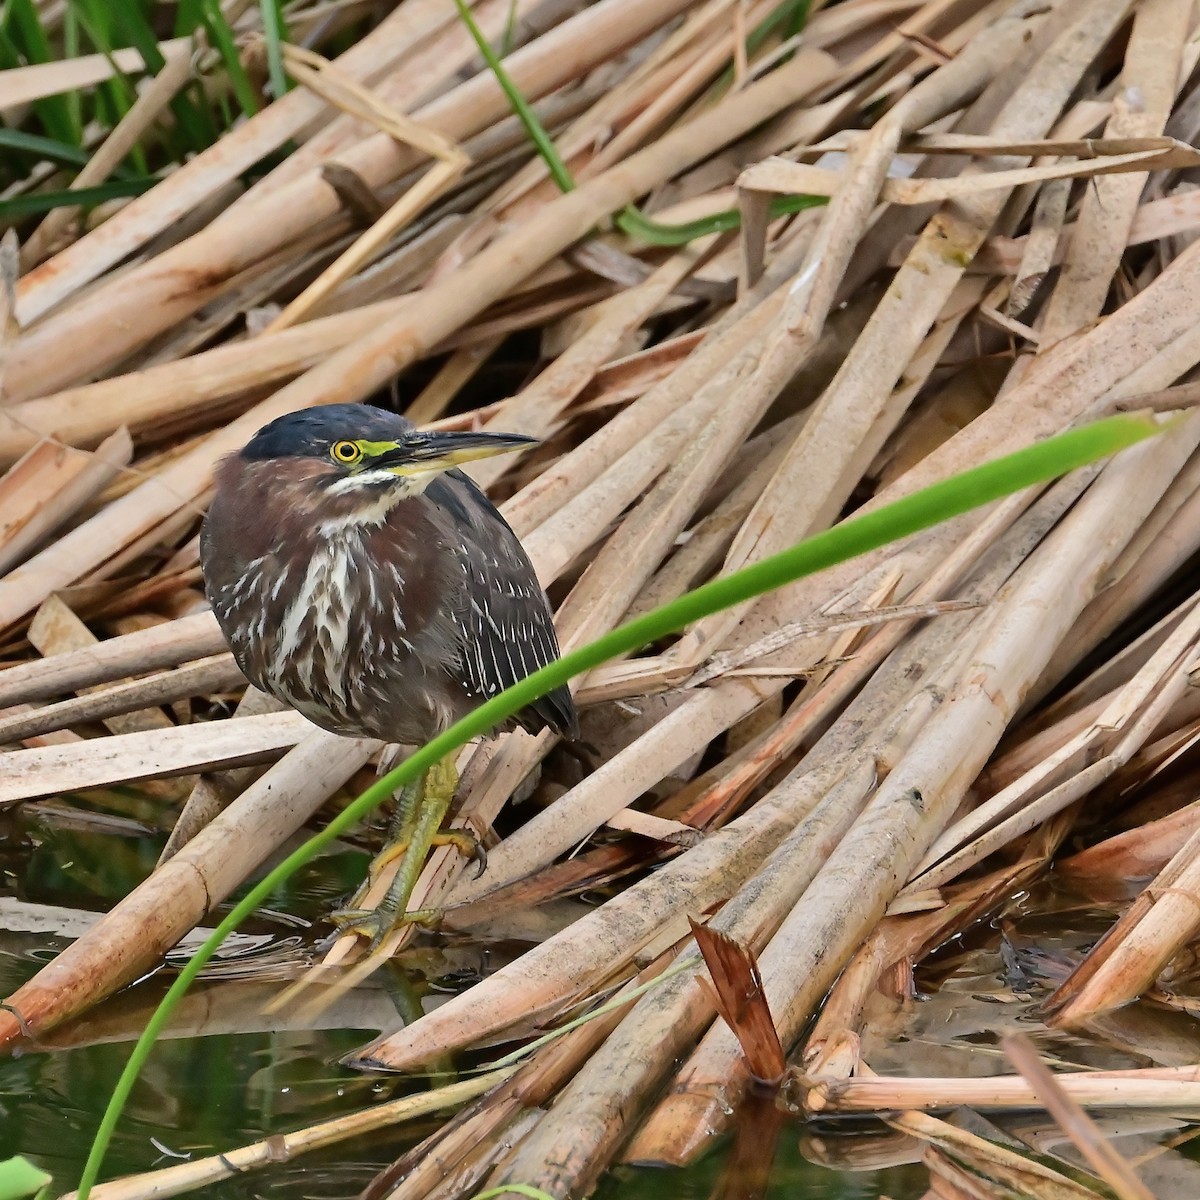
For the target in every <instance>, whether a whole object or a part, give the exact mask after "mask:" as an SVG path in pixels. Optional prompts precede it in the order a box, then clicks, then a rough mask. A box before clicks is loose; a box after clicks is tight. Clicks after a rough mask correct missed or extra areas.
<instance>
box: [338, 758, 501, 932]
mask: <svg viewBox="0 0 1200 1200" xmlns="http://www.w3.org/2000/svg"><path fill="white" fill-rule="evenodd" d="M457 786H458V772H457V771H456V770H455V766H454V760H453V758H451V757H448V758H444V759H442V760H441V761H440V762H438V763H436V764H435V765H434V766H432V767H431V768H430V769H429V772H428V774H427V775H426V776H425V779H424V781H423V782H422V784H421V787H420V790H419V791H418V792H416V793H414V796H415V798H414V799H411V800H410V798H409V797H408V796H407V795H402V796H401V810H400V812H399V814H398V817H399V819H398V820H397V821H396V822H395V823H394V825H395V828H396V832H397V834H398V835H399V836H398V841H397V842H394V843H392V844H391V845H389V846H387V847H386V848H385V849H384V850H383V851H382V852H381V854H380V855H379V857H378V858H376V860H375V862H374V863H373V864H372V869H371V875H372V876H374V875H376V874H377V873H378V870H379V868H380V867H381V866H382V865H384V864H385V863H388V862H392V861H394V860H395V859H396V858H397V857H400V867H399V869H398V870H397V872H396V875H395V878H394V879H393V880H392V882H391V885H390V886H389V887H388V890H387V893H386V894H385V895H384V897H383V899H382V900H381V901H380V902H379V904H378V906H377V907H375V908H374V909H365V910H364V909H360V908H355V907H353V906H352V907H350V908H347V909H342V910H341V911H339V912H336V913H334V914H333V920H334V922H335V924H337V925H338V926H339V927H340V928H341V929H342V930H343V932H353V933H360V934H363V935H364V936H366V937H369V938H370V939H371V948H372V949H374V948H375V947H376V946H378V945H379V943H380V942H382V941H383V939H384V938H385V937H386V936H387V935H388V934H389V933H391V931H392V930H393V929H395V928H396V926H398V925H400V924H402V923H403V922H405V921H414V920H415V921H428V920H429V919H430V918H432V917H436V913H431V912H429V911H427V910H421V911H420V912H412V913H410V912H406V911H405V909H406V907H407V905H408V900H409V897H410V896H411V895H412V891H413V888H414V887H415V886H416V883H417V878H418V877H419V876H420V874H421V870H422V868H423V867H424V866H425V860H426V858H428V856H429V851H430V849H431V848H432V847H433V846H436V845H454V846H456V847H458V848H459V850H460V851H462V853H463V854H464V855H466V856H468V857H475V858H476V859H478V858H479V856H480V854H481V848H480V846H479V843H478V842H477V841H476V840H475V838H474V837H472V836H471V835H470V834H469V833H465V832H464V831H462V830H452V831H450V832H448V833H442V832H441V826H442V822H443V821H444V820H445V818H446V813H447V812H448V811H449V809H450V803H451V801H452V800H453V799H454V791H455V788H457ZM355 902H358V900H357V897H356V901H355Z"/></svg>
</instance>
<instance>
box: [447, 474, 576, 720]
mask: <svg viewBox="0 0 1200 1200" xmlns="http://www.w3.org/2000/svg"><path fill="white" fill-rule="evenodd" d="M425 497H426V499H428V500H432V501H433V502H434V503H435V504H436V505H438V507H440V508H442V509H443V510H445V511H446V512H447V513H448V514H449V515H450V517H451V518H452V520H453V525H454V528H455V533H456V537H455V538H454V539H452V540H451V543H450V547H449V548H450V550H451V552H452V553H453V554H455V555H456V556H457V558H458V559H459V562H460V565H461V567H462V571H463V577H464V579H465V587H466V595H465V600H466V604H465V606H464V609H465V611H464V612H463V613H462V631H463V634H464V639H463V643H462V651H461V654H460V657H459V661H458V663H457V664H455V667H454V668H453V669H452V671H451V673H452V674H453V675H454V676H455V678H456V681H457V682H458V683H459V685H460V686H461V687H462V688H463V689H464V690H465V691H466V692H467V693H468V694H469V695H472V696H474V697H477V698H478V699H481V700H483V699H489V698H490V697H492V696H495V695H497V694H498V693H499V692H501V691H503V690H504V689H505V688H507V687H510V686H511V685H512V684H514V683H517V682H519V681H520V680H522V679H524V678H525V677H526V676H528V675H532V674H533V672H534V671H536V670H538V669H540V668H541V667H544V666H546V664H547V663H551V662H554V661H555V659H557V658H558V657H559V648H558V638H557V636H556V634H555V632H554V619H553V616H552V614H551V612H550V603H549V601H548V600H547V599H546V594H545V592H543V591H542V587H541V585H540V584H539V583H538V581H537V577H536V575H535V574H534V571H533V566H532V564H531V563H530V561H529V556H528V555H527V554H526V553H525V549H524V547H523V546H522V545H521V543H520V541H519V540H518V539H517V535H516V534H515V533H513V531H512V529H511V528H509V525H508V522H507V521H505V520H504V518H503V517H502V516H501V515H500V513H499V512H497V511H496V509H495V507H494V506H493V505H492V502H491V501H490V500H488V498H487V497H486V496H485V495H484V494H483V492H482V491H480V490H479V488H478V487H476V485H475V484H474V483H473V482H472V481H471V480H470V479H468V478H467V477H466V476H465V475H463V474H462V472H461V471H447V472H446V473H445V474H444V475H441V476H439V478H437V479H436V480H434V481H433V483H431V484H430V485H429V487H428V488H427V489H426V491H425ZM517 719H518V720H519V721H520V722H521V724H522V725H524V726H525V728H526V729H528V730H530V731H531V732H533V733H536V732H538V731H539V730H541V729H542V728H544V727H545V726H549V727H550V728H552V729H554V730H555V731H556V732H558V733H562V734H565V735H566V736H568V737H576V736H577V735H578V733H579V721H578V717H577V716H576V713H575V705H574V702H573V701H572V699H571V693H570V691H569V690H568V689H567V688H565V687H560V688H555V690H554V691H552V692H549V693H547V694H546V695H545V696H542V697H541V698H540V699H538V700H535V701H534V702H533V703H532V704H531V705H529V706H528V707H526V708H524V709H522V710H521V712H520V713H519V714H518V716H517Z"/></svg>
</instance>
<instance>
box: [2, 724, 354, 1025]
mask: <svg viewBox="0 0 1200 1200" xmlns="http://www.w3.org/2000/svg"><path fill="white" fill-rule="evenodd" d="M249 719H251V718H248V720H249ZM260 719H268V718H260ZM157 736H160V737H161V736H162V735H161V734H160V735H157ZM374 748H375V747H374V744H373V743H369V742H358V741H354V740H350V739H345V738H338V737H335V736H334V735H333V734H327V733H324V732H322V731H319V730H318V731H314V732H311V733H309V734H308V735H307V739H306V741H305V742H304V750H303V753H293V754H291V755H289V756H288V758H287V759H286V760H285V762H284V763H281V764H279V765H277V766H276V767H274V768H273V769H272V770H270V771H268V772H267V773H266V774H265V775H264V776H263V777H262V778H261V779H260V780H259V781H258V782H257V783H256V784H254V785H252V786H251V787H250V788H248V789H247V791H246V792H245V793H244V794H243V795H242V796H240V797H239V798H238V799H237V800H236V801H234V803H233V804H231V805H230V806H229V808H227V809H226V810H225V811H224V812H223V813H222V814H221V815H220V816H219V817H217V818H216V820H214V821H213V822H212V824H211V825H209V826H208V827H207V828H206V829H205V830H203V831H202V832H201V833H199V834H198V835H197V836H196V837H195V838H194V839H193V840H192V841H191V842H190V843H188V845H187V846H185V847H184V849H183V850H181V851H180V852H179V853H178V854H177V855H175V857H174V858H172V859H171V860H170V862H168V863H167V864H165V866H163V867H162V868H160V869H159V870H157V871H155V872H154V873H153V874H152V875H151V876H150V877H149V878H148V879H147V880H146V881H145V882H144V883H142V884H141V885H140V886H139V887H137V888H135V889H134V890H133V891H132V892H131V893H130V894H129V895H128V896H127V897H126V898H125V899H124V900H122V901H121V902H120V903H119V904H117V905H116V907H115V908H113V909H112V910H111V911H110V912H109V913H107V914H106V915H105V916H104V917H103V918H101V920H100V921H99V922H98V923H97V924H96V925H95V926H94V927H93V928H92V929H90V930H89V931H88V932H87V933H86V934H84V935H83V937H81V938H79V940H78V941H76V942H74V943H73V944H72V945H71V946H70V947H68V948H67V949H66V950H64V951H63V952H62V953H61V954H60V955H59V956H58V957H57V958H55V959H54V960H53V961H52V962H51V963H49V964H48V965H47V966H46V967H45V968H44V969H43V970H42V971H40V972H39V973H38V974H37V975H36V976H35V977H34V978H33V979H31V980H30V981H29V982H28V983H26V984H24V985H23V986H21V987H19V988H18V989H17V990H16V991H15V992H14V993H13V994H12V995H11V996H10V997H8V999H7V1000H6V1002H5V1003H6V1007H5V1008H4V1009H0V1045H10V1044H11V1043H13V1042H14V1041H16V1040H17V1039H18V1038H20V1037H21V1036H22V1035H26V1034H29V1033H34V1034H36V1033H37V1032H38V1031H39V1030H43V1029H49V1028H52V1027H53V1026H55V1025H59V1024H61V1023H62V1022H63V1021H66V1020H68V1019H70V1018H71V1017H73V1016H75V1015H76V1014H77V1013H79V1012H81V1011H83V1010H84V1009H85V1008H87V1007H89V1006H90V1005H92V1004H95V1003H96V1002H97V1001H99V1000H101V999H103V998H104V997H105V996H107V995H110V994H111V993H112V992H115V991H116V990H117V989H118V988H120V987H123V986H124V985H125V984H127V983H130V982H132V981H133V980H134V979H136V978H137V977H138V976H139V975H141V974H143V973H144V972H145V971H147V970H149V969H150V968H151V967H153V966H155V965H157V964H158V962H159V960H160V959H161V958H162V956H163V954H165V953H166V951H167V950H169V949H170V948H171V947H172V946H174V945H175V943H176V942H178V941H179V939H180V938H181V937H183V936H184V935H185V934H186V933H188V932H189V931H190V930H191V929H193V928H194V927H195V926H196V925H197V924H199V922H200V921H201V920H203V919H204V917H205V916H206V915H207V914H208V913H209V912H211V911H212V909H213V907H214V906H215V905H217V904H219V903H220V902H221V901H222V900H223V899H224V898H225V897H226V896H227V895H228V894H229V893H230V892H231V891H233V889H234V888H236V887H237V886H238V885H239V884H241V883H242V881H243V880H244V879H245V878H246V875H247V874H248V873H249V872H250V871H252V870H253V869H254V868H255V867H256V866H257V865H258V864H259V863H261V862H262V861H263V859H265V858H266V857H267V856H268V855H270V854H271V852H272V851H273V850H274V849H275V848H276V847H277V846H278V845H279V844H280V843H281V842H282V841H283V840H284V839H285V838H286V837H288V836H289V835H290V834H292V833H294V832H295V831H296V830H297V829H299V828H300V827H301V826H302V825H303V824H304V822H305V821H306V820H307V819H308V818H309V817H310V816H311V815H312V814H313V813H314V812H315V811H316V810H317V809H318V808H320V806H321V805H322V804H324V803H325V801H326V800H327V799H328V798H329V795H330V794H331V793H332V792H333V791H334V789H336V788H338V787H340V786H341V785H342V784H343V783H345V782H346V780H347V779H349V778H350V776H351V775H353V774H354V772H355V771H357V770H358V768H359V767H361V766H362V764H363V763H364V762H365V761H366V759H367V757H368V755H369V754H370V753H371V751H372V750H373V749H374Z"/></svg>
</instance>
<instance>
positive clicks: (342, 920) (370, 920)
mask: <svg viewBox="0 0 1200 1200" xmlns="http://www.w3.org/2000/svg"><path fill="white" fill-rule="evenodd" d="M329 919H330V920H331V921H332V922H333V924H334V926H335V927H336V928H337V931H338V933H339V934H347V933H350V934H357V935H358V936H359V937H362V938H366V939H367V942H368V946H367V949H368V951H369V952H370V953H374V952H375V951H376V950H378V949H379V947H380V946H381V945H383V943H384V941H385V939H386V938H387V937H388V935H389V934H391V933H392V932H393V931H395V930H397V929H399V928H400V927H401V926H402V925H421V926H424V927H426V928H430V927H432V926H435V925H437V924H438V923H439V922H440V921H441V919H442V910H441V909H440V908H414V909H412V911H411V912H403V913H398V912H394V911H393V910H392V909H391V907H390V906H389V905H384V904H381V905H380V906H379V907H378V908H339V909H337V910H336V911H335V912H333V913H331V914H330V918H329Z"/></svg>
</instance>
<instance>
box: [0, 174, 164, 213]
mask: <svg viewBox="0 0 1200 1200" xmlns="http://www.w3.org/2000/svg"><path fill="white" fill-rule="evenodd" d="M157 182H158V180H157V179H156V178H155V177H154V176H152V175H145V176H143V177H142V178H141V179H136V178H135V179H114V180H111V181H110V182H109V183H101V184H97V185H96V186H95V187H88V188H76V189H75V190H73V191H65V192H31V193H30V194H29V195H27V196H12V197H10V198H9V199H8V200H0V221H16V220H18V219H20V218H21V217H29V216H33V215H34V214H35V213H44V212H49V211H50V210H51V209H53V208H66V207H69V206H74V205H80V206H81V207H83V208H95V207H96V205H97V204H103V203H104V202H105V201H106V200H118V199H120V198H121V197H122V196H140V195H141V194H142V193H143V192H145V191H148V190H149V189H150V188H152V187H153V186H154V185H155V184H156V183H157Z"/></svg>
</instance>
